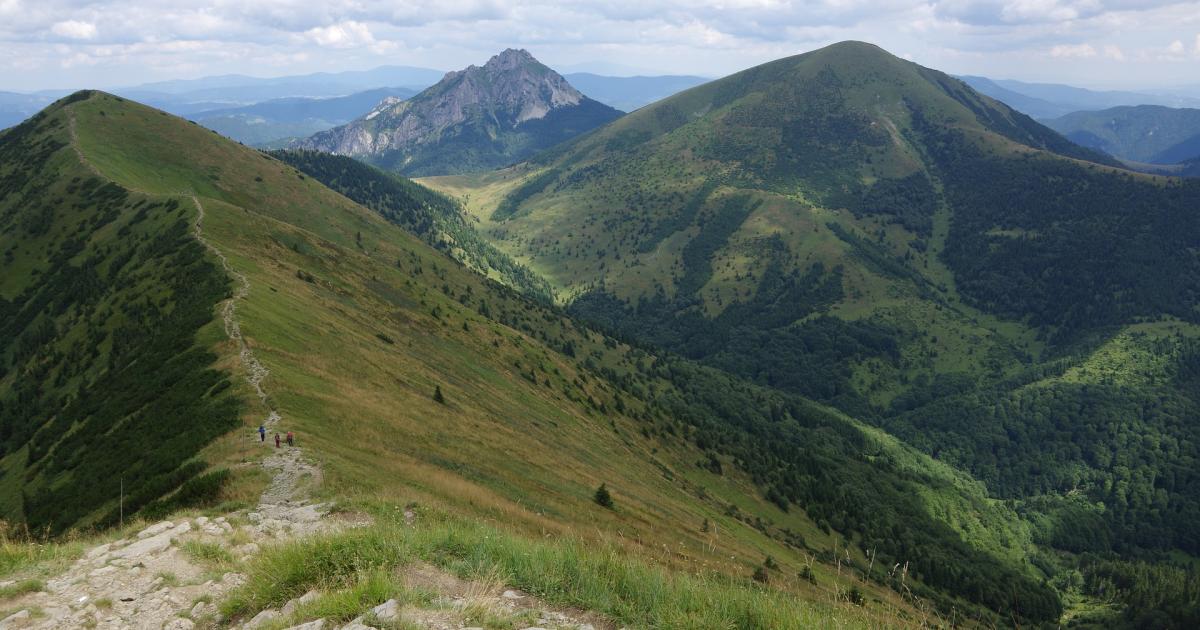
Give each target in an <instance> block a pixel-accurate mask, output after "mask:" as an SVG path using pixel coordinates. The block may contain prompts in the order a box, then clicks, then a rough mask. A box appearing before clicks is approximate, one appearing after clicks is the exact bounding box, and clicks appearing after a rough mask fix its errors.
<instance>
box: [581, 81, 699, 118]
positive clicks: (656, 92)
mask: <svg viewBox="0 0 1200 630" xmlns="http://www.w3.org/2000/svg"><path fill="white" fill-rule="evenodd" d="M563 76H564V77H565V78H566V79H567V81H569V82H570V83H571V85H573V86H575V87H576V88H578V89H579V91H581V92H583V93H584V94H587V95H588V96H590V97H592V98H594V99H596V100H597V101H600V102H601V103H604V104H605V105H608V106H610V107H615V108H617V109H619V110H621V111H624V112H631V111H633V110H635V109H638V108H639V107H644V106H646V105H649V104H650V103H653V102H654V101H658V100H661V99H664V98H666V97H668V96H671V95H673V94H675V93H677V92H682V91H684V90H686V89H688V88H692V87H696V86H697V85H700V84H702V83H707V82H708V81H709V79H706V78H704V77H695V76H686V75H682V76H679V75H677V76H672V75H665V76H655V77H607V76H603V75H599V74H591V73H589V72H575V73H571V74H565V75H563Z"/></svg>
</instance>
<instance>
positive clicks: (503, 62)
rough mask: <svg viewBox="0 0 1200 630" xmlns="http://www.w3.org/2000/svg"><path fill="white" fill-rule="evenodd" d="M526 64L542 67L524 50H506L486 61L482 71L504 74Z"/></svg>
mask: <svg viewBox="0 0 1200 630" xmlns="http://www.w3.org/2000/svg"><path fill="white" fill-rule="evenodd" d="M527 64H537V65H539V66H540V65H542V64H541V63H540V62H539V61H538V60H537V59H534V58H533V55H531V54H529V51H528V50H525V49H524V48H520V49H517V48H506V49H505V50H504V51H503V52H501V53H500V54H498V55H495V56H493V57H492V58H491V59H488V62H487V63H486V64H484V66H483V69H484V70H488V71H490V72H505V71H509V70H514V69H516V68H519V67H521V66H524V65H527Z"/></svg>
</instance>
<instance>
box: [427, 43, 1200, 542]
mask: <svg viewBox="0 0 1200 630" xmlns="http://www.w3.org/2000/svg"><path fill="white" fill-rule="evenodd" d="M1112 164H1113V163H1112V161H1111V160H1110V159H1108V158H1106V157H1104V156H1101V155H1099V154H1097V153H1095V152H1093V151H1091V150H1088V149H1085V148H1082V147H1079V146H1077V145H1074V144H1072V143H1070V142H1068V141H1067V140H1065V139H1064V138H1062V137H1061V136H1059V135H1057V134H1056V133H1054V132H1053V131H1051V130H1049V129H1047V128H1045V127H1042V126H1041V125H1039V124H1037V123H1035V122H1033V121H1032V120H1031V119H1029V118H1028V117H1025V116H1023V115H1021V114H1018V113H1016V112H1013V111H1012V110H1011V109H1009V108H1008V107H1006V106H1004V105H1001V104H999V103H998V102H996V101H993V100H991V99H988V98H987V97H984V96H980V95H978V94H977V93H975V92H974V91H972V90H971V89H970V88H968V87H967V86H965V84H963V83H961V82H959V81H957V80H954V79H951V78H949V77H947V76H946V75H944V74H942V73H939V72H937V71H934V70H930V69H927V68H922V67H920V66H917V65H915V64H912V63H909V62H905V61H903V60H900V59H898V58H895V57H893V56H891V55H889V54H887V53H886V52H884V51H882V50H880V49H878V48H876V47H874V46H870V45H867V44H860V43H852V42H851V43H844V44H838V45H835V46H831V47H828V48H825V49H822V50H819V51H815V52H812V53H808V54H805V55H800V56H796V57H791V58H787V59H783V60H780V61H776V62H772V63H769V64H765V65H763V66H759V67H756V68H752V69H750V70H747V71H744V72H741V73H738V74H735V75H732V76H730V77H726V78H724V79H720V80H717V81H714V82H712V83H710V84H706V85H704V86H701V87H698V88H694V89H692V90H689V91H687V92H684V93H682V94H679V95H676V96H674V97H671V98H668V99H666V100H664V101H662V102H659V103H656V104H654V105H651V106H648V107H646V108H644V109H642V110H639V111H637V112H634V113H633V114H630V115H628V116H626V117H624V118H622V119H621V120H618V121H616V122H615V123H613V124H611V125H608V126H607V127H604V128H603V129H601V130H598V131H597V132H595V133H592V134H589V135H588V136H585V137H582V138H579V139H577V140H575V141H572V142H569V143H566V144H564V145H562V146H560V147H558V148H556V149H554V150H552V151H549V152H547V153H544V154H542V155H540V156H538V157H537V158H536V159H535V160H532V161H531V162H529V163H527V164H524V165H521V166H518V167H514V168H512V169H506V170H503V171H498V172H495V173H491V174H486V175H478V176H464V177H443V178H430V179H428V180H425V181H426V182H427V183H429V184H431V185H434V186H436V187H439V188H441V189H443V190H445V191H447V192H448V193H451V194H455V195H459V196H460V197H461V198H463V199H464V200H465V201H466V203H467V205H468V207H469V209H470V210H471V212H473V213H474V214H476V216H478V217H479V218H480V219H481V227H482V229H483V231H484V234H486V235H488V236H489V237H491V239H492V240H493V242H495V243H496V245H497V246H498V247H500V248H501V249H503V250H505V251H507V252H509V253H511V254H512V255H513V256H515V257H516V258H517V259H518V260H521V261H523V262H525V263H527V264H528V265H529V266H531V267H532V268H534V269H535V270H536V271H538V272H540V273H541V274H542V275H543V276H545V277H547V278H548V279H550V281H551V282H552V284H554V286H555V288H556V290H557V293H558V297H559V299H560V300H561V301H562V302H564V303H566V304H567V305H568V308H569V310H570V311H572V312H574V313H575V314H577V315H580V316H581V317H583V318H585V319H589V320H591V321H594V322H597V323H599V324H601V325H602V326H603V327H605V328H607V329H609V330H613V331H617V332H618V333H620V334H621V335H623V336H625V337H627V338H630V339H636V340H639V341H641V342H643V343H647V344H650V345H654V346H658V347H664V348H668V349H670V350H672V351H675V352H678V353H681V354H684V355H686V356H688V357H691V358H693V359H697V360H699V361H702V362H704V363H706V364H709V365H711V366H715V367H719V368H722V369H723V370H725V371H727V372H730V373H733V374H737V375H740V376H743V377H746V378H749V379H752V380H754V381H756V382H758V383H761V384H764V385H769V386H773V387H776V388H781V389H784V390H788V391H791V392H795V393H800V394H803V395H806V396H809V397H813V398H817V399H819V400H822V401H827V402H831V403H833V404H835V405H837V406H838V407H840V408H841V409H843V410H847V411H850V412H852V413H855V414H857V415H859V416H860V417H863V418H869V419H871V420H872V421H874V422H877V423H880V424H881V425H882V426H886V427H891V428H893V429H895V430H896V432H897V433H898V434H900V435H901V436H902V437H904V438H905V439H907V440H909V441H910V442H911V443H913V444H915V445H918V446H919V447H920V448H922V450H924V451H925V452H927V453H929V454H930V455H933V456H935V457H937V458H944V459H947V460H949V461H950V462H952V463H953V464H954V465H956V466H960V467H962V468H964V469H966V470H970V471H972V472H974V473H975V474H977V475H978V476H979V477H980V478H981V479H982V480H984V481H985V482H986V483H987V484H988V486H987V487H988V490H989V492H991V493H993V496H999V497H1003V498H1006V499H1010V500H1014V501H1022V502H1025V501H1028V503H1022V505H1023V506H1024V507H1023V508H1022V509H1024V510H1028V511H1027V512H1026V514H1028V515H1031V518H1033V519H1034V521H1035V522H1037V523H1039V528H1040V529H1039V531H1040V532H1041V533H1039V536H1044V537H1043V538H1042V540H1043V541H1052V542H1053V543H1054V544H1056V545H1058V546H1059V547H1060V548H1063V549H1083V548H1097V549H1108V550H1118V551H1120V552H1121V553H1126V554H1130V555H1137V554H1140V553H1142V552H1144V551H1148V550H1156V551H1159V550H1161V551H1165V550H1172V549H1175V550H1180V549H1181V550H1184V551H1186V552H1188V553H1191V554H1195V553H1197V552H1200V548H1197V547H1196V546H1195V544H1194V535H1193V533H1192V532H1193V531H1194V530H1193V525H1192V523H1193V522H1194V518H1193V517H1192V514H1193V510H1194V509H1195V508H1196V506H1197V505H1200V503H1198V502H1197V499H1198V496H1197V494H1196V490H1195V488H1196V487H1197V485H1196V484H1195V483H1194V482H1193V481H1192V479H1191V475H1190V473H1187V472H1186V470H1187V469H1188V467H1189V466H1190V462H1192V461H1194V459H1195V457H1196V455H1197V449H1196V441H1195V435H1194V424H1195V423H1194V422H1192V421H1191V418H1193V417H1194V410H1195V402H1194V396H1193V394H1192V393H1191V392H1189V391H1188V389H1187V388H1188V387H1190V385H1188V383H1190V381H1189V380H1188V379H1189V378H1190V377H1189V376H1188V374H1190V370H1191V367H1189V366H1190V365H1191V361H1192V360H1193V359H1192V358H1191V357H1192V356H1193V355H1194V349H1192V348H1193V347H1192V346H1191V345H1190V343H1188V342H1187V339H1188V338H1189V337H1191V336H1194V335H1195V333H1196V330H1197V324H1198V323H1200V320H1198V318H1200V302H1198V299H1200V292H1198V291H1197V289H1198V288H1200V287H1198V286H1197V278H1198V277H1200V275H1198V272H1200V267H1198V265H1200V257H1198V256H1197V253H1196V250H1195V244H1196V243H1197V242H1200V233H1197V229H1200V227H1198V226H1200V223H1198V222H1197V221H1196V220H1195V216H1194V215H1195V212H1196V210H1197V208H1200V186H1198V185H1197V183H1196V182H1193V181H1190V180H1177V179H1169V178H1163V177H1151V176H1145V175H1138V174H1134V173H1131V172H1128V171H1124V170H1121V169H1118V168H1115V167H1114V166H1113V165H1112ZM1159 320H1166V321H1167V322H1173V323H1170V324H1167V323H1164V324H1162V327H1161V328H1153V329H1152V330H1151V331H1150V332H1144V331H1143V332H1144V334H1145V335H1148V338H1147V340H1145V341H1144V343H1145V345H1146V346H1147V347H1148V348H1149V349H1150V350H1149V351H1148V356H1155V357H1159V359H1161V368H1160V374H1159V375H1157V376H1156V377H1155V379H1154V380H1153V381H1151V382H1139V383H1136V384H1133V385H1124V384H1120V383H1116V382H1112V381H1110V380H1108V379H1106V378H1099V379H1085V381H1086V384H1082V385H1081V384H1079V383H1077V382H1074V381H1062V380H1061V379H1058V378H1057V377H1056V375H1058V374H1061V373H1064V371H1066V372H1071V371H1080V370H1082V371H1085V372H1088V371H1090V370H1091V369H1092V368H1090V367H1088V366H1089V365H1090V362H1091V361H1093V358H1094V353H1095V352H1096V349H1097V348H1108V347H1110V344H1116V343H1121V342H1120V340H1121V339H1124V338H1125V335H1129V334H1133V333H1135V332H1137V331H1138V330H1139V328H1137V327H1138V326H1142V325H1146V324H1147V323H1149V322H1156V321H1159ZM1139 343H1142V342H1139ZM1138 356H1142V355H1138ZM1135 367H1136V362H1133V363H1127V364H1126V366H1125V367H1124V368H1122V370H1123V371H1124V370H1129V369H1134V368H1135ZM1035 384H1036V385H1035ZM1122 424H1128V426H1127V427H1120V425H1122ZM1114 425H1117V426H1114ZM1135 435H1136V436H1138V437H1137V438H1134V437H1133V436H1135ZM1135 439H1145V440H1147V444H1148V445H1149V446H1147V448H1145V449H1142V448H1140V447H1137V448H1135V447H1132V446H1129V444H1130V442H1131V441H1132V440H1135ZM1155 444H1171V445H1173V446H1172V449H1168V450H1167V453H1169V454H1167V455H1163V454H1161V453H1158V452H1156V449H1157V448H1158V447H1156V446H1154V445H1155ZM1085 445H1086V446H1085ZM1174 447H1178V450H1174ZM1123 450H1124V451H1127V452H1128V453H1130V454H1131V457H1132V460H1131V459H1126V458H1123V457H1115V456H1113V453H1114V452H1121V451H1123ZM1133 453H1136V455H1132V454H1133ZM1152 453H1153V454H1152ZM1134 488H1137V489H1136V490H1134ZM1079 498H1085V499H1086V500H1087V501H1088V502H1089V503H1090V505H1091V506H1092V507H1091V508H1089V511H1088V516H1087V518H1088V519H1089V520H1087V527H1071V526H1069V523H1071V519H1074V518H1075V517H1076V516H1077V514H1076V510H1075V504H1074V503H1073V501H1075V500H1077V499H1079ZM1164 505H1165V506H1169V507H1164ZM1034 514H1037V515H1040V516H1036V517H1034V516H1032V515H1034ZM1053 522H1061V523H1064V526H1063V527H1062V528H1061V531H1063V532H1066V534H1065V537H1063V536H1057V535H1055V534H1052V533H1048V530H1047V529H1046V528H1051V529H1053V528H1052V527H1051V525H1050V523H1053ZM1097 532H1099V533H1097ZM1150 532H1153V533H1150ZM1072 536H1078V538H1079V540H1071V537H1072ZM1085 539H1092V540H1107V541H1108V542H1107V543H1102V544H1100V545H1099V546H1098V547H1091V546H1090V545H1091V544H1092V543H1090V542H1085Z"/></svg>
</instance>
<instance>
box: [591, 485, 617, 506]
mask: <svg viewBox="0 0 1200 630" xmlns="http://www.w3.org/2000/svg"><path fill="white" fill-rule="evenodd" d="M594 500H595V501H596V505H599V506H600V507H606V508H608V509H610V510H611V509H613V499H612V495H611V494H609V493H608V486H607V485H605V484H600V487H599V488H596V496H595V497H594Z"/></svg>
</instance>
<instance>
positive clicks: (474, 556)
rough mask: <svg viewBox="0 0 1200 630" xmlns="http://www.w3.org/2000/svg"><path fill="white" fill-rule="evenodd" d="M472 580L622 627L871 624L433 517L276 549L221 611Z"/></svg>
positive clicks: (773, 595) (380, 597)
mask: <svg viewBox="0 0 1200 630" xmlns="http://www.w3.org/2000/svg"><path fill="white" fill-rule="evenodd" d="M418 560H420V561H424V562H429V563H431V564H433V565H435V566H438V567H441V568H443V569H446V570H449V571H451V572H453V573H455V574H457V575H459V576H460V577H464V578H475V577H479V576H487V575H495V576H498V578H497V579H498V581H502V582H503V583H504V584H507V585H508V586H511V587H515V588H519V589H521V590H523V591H525V592H527V593H530V594H532V595H535V596H537V597H539V598H541V599H542V600H544V601H546V602H547V603H549V604H552V605H559V606H571V607H579V608H582V609H586V610H591V611H595V612H598V613H600V614H602V615H605V616H606V617H608V618H610V619H611V620H613V621H614V622H615V623H618V624H625V625H634V626H640V627H655V628H725V627H730V628H732V627H736V628H807V627H813V626H816V625H829V624H837V625H840V626H843V627H858V626H864V627H865V626H867V625H871V624H870V622H869V621H868V619H867V618H865V615H863V614H862V613H861V612H859V611H858V610H855V609H853V608H849V607H845V606H837V605H834V604H813V603H808V602H802V601H801V600H799V599H797V598H795V597H793V596H790V595H788V594H787V593H783V592H779V591H775V590H771V589H769V588H763V587H758V586H755V585H753V584H751V583H750V582H749V581H748V580H738V579H733V578H729V577H726V576H721V575H716V574H698V575H688V574H683V573H677V572H671V571H669V570H666V569H664V568H662V567H660V566H655V565H653V564H651V563H648V562H646V561H645V560H643V559H639V558H637V557H635V556H630V555H628V554H626V553H624V552H623V551H622V550H621V549H620V547H619V546H618V545H595V544H589V543H585V542H584V541H582V540H579V539H576V538H559V539H551V540H535V539H529V538H525V537H521V536H517V535H513V534H510V533H507V532H504V531H502V530H499V529H496V528H492V527H489V526H486V525H482V524H479V523H477V522H468V521H464V520H461V519H456V518H453V517H447V516H444V515H427V516H426V517H425V518H422V519H421V520H420V521H419V522H418V524H417V525H416V526H413V527H405V526H402V525H399V524H397V523H395V522H394V521H387V520H384V519H381V520H380V522H379V524H377V525H374V526H371V527H369V528H365V529H361V530H353V531H349V532H345V533H340V534H333V535H327V536H322V537H317V538H312V539H306V540H303V541H300V542H293V543H289V544H285V545H283V546H280V547H276V548H273V549H269V550H267V551H266V552H265V553H263V554H262V555H260V556H259V557H258V558H256V559H255V561H254V562H253V563H251V566H250V567H249V570H248V579H247V581H246V583H245V585H244V586H242V587H241V588H239V589H237V590H236V591H235V592H234V593H233V594H232V595H231V596H230V598H229V599H227V600H226V601H225V602H223V603H222V604H221V612H222V613H223V614H225V615H227V616H230V617H247V616H252V615H253V614H254V613H255V612H257V611H258V610H262V609H265V608H270V607H278V606H280V605H282V604H283V603H285V602H287V601H288V600H290V599H292V598H294V597H297V596H299V595H301V594H302V593H304V592H306V591H308V590H310V589H314V588H317V589H322V588H323V589H334V590H335V593H333V594H330V595H326V596H324V597H323V598H320V599H318V600H317V601H315V602H313V603H311V604H309V605H307V606H306V607H305V608H304V609H303V612H304V615H311V616H323V617H330V618H334V619H348V618H352V617H353V616H356V615H358V614H362V613H363V612H364V610H365V609H367V608H369V607H371V606H373V605H376V604H378V603H381V602H383V601H385V600H386V599H390V598H400V599H401V600H402V601H407V602H413V601H418V602H419V601H420V598H419V597H417V596H415V595H414V594H413V593H411V592H406V591H405V590H404V589H403V587H402V586H401V585H400V584H399V583H398V582H397V580H396V578H395V577H394V575H395V574H396V573H397V571H398V570H400V569H401V568H403V567H404V566H406V565H408V564H411V563H413V562H416V561H418Z"/></svg>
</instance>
